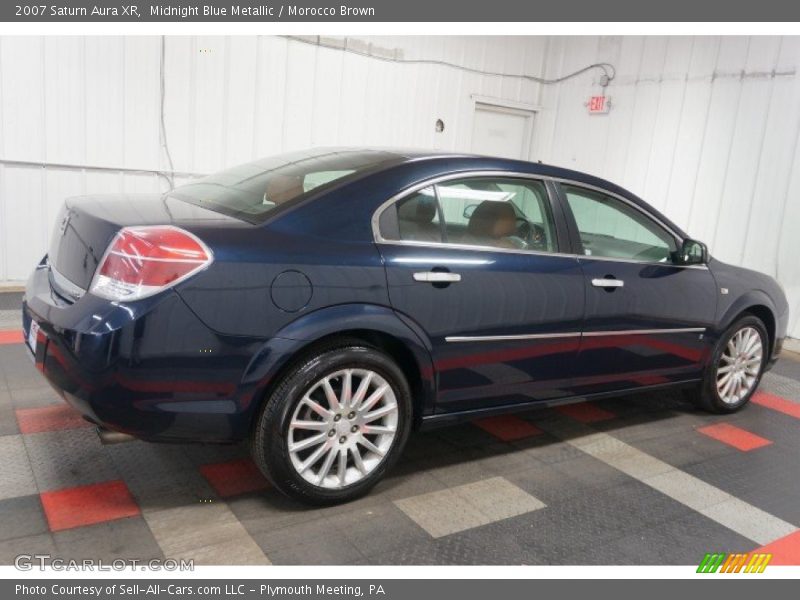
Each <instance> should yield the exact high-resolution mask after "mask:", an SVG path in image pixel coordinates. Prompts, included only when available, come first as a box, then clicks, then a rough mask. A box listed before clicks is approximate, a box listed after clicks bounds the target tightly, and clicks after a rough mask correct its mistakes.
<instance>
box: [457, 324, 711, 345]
mask: <svg viewBox="0 0 800 600" xmlns="http://www.w3.org/2000/svg"><path fill="white" fill-rule="evenodd" d="M705 331H706V328H705V327H679V328H672V329H624V330H617V331H584V332H580V331H565V332H562V333H531V334H523V335H453V336H448V337H446V338H444V339H445V341H446V342H452V343H457V342H503V341H523V340H547V339H553V338H573V337H602V336H615V335H661V334H670V333H705Z"/></svg>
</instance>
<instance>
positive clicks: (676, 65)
mask: <svg viewBox="0 0 800 600" xmlns="http://www.w3.org/2000/svg"><path fill="white" fill-rule="evenodd" d="M323 41H324V42H326V43H327V42H331V43H334V44H338V43H341V40H323ZM161 43H162V42H161V39H160V38H157V37H128V38H121V37H113V38H102V37H63V38H62V37H5V38H2V39H0V161H2V162H0V281H3V280H12V281H13V280H24V279H25V277H26V276H27V273H28V272H29V270H30V269H31V268H32V266H33V265H34V264H35V262H36V261H37V260H38V259H39V258H40V257H41V255H42V254H43V252H44V249H45V248H46V244H47V239H48V236H49V234H50V229H51V227H52V224H53V221H54V218H55V213H56V211H57V210H58V207H59V205H60V204H61V202H62V200H63V198H64V197H66V196H70V195H75V194H83V193H95V192H122V191H125V192H141V191H155V190H158V189H163V188H164V186H165V185H166V182H165V180H164V179H163V177H160V176H159V175H158V174H156V173H155V171H163V170H169V169H170V167H169V161H168V160H167V157H166V154H165V152H164V149H163V139H162V138H163V136H162V134H161V130H160V124H159V120H160V114H161V111H160V103H161V95H160V89H161V88H160V68H159V65H160V60H161ZM350 44H351V46H352V47H353V48H355V49H357V50H359V51H362V52H367V53H371V54H374V55H375V56H379V57H383V58H390V57H402V58H404V59H420V58H424V59H435V60H442V61H447V62H451V63H456V64H460V65H465V66H468V67H471V68H476V69H481V70H484V71H500V72H504V73H526V74H530V75H544V76H547V77H556V76H560V75H562V74H564V73H567V72H571V71H574V70H576V69H579V68H582V67H584V66H586V65H587V64H589V63H594V62H598V61H605V62H610V63H612V64H614V65H615V66H616V68H617V77H616V78H615V80H614V81H613V82H612V84H611V85H610V86H609V87H608V89H607V94H608V96H610V97H611V101H612V105H613V108H612V110H611V112H610V114H608V115H595V116H591V115H588V114H587V110H586V107H585V106H584V103H585V102H586V100H587V99H588V97H589V96H590V95H592V94H597V93H600V91H601V89H602V88H601V87H600V86H599V84H598V81H599V72H598V71H593V72H589V73H587V74H585V75H582V76H579V77H577V78H575V79H572V80H569V81H567V82H565V83H561V84H558V85H539V84H536V83H534V82H531V81H525V80H522V79H519V78H514V77H495V76H489V75H480V74H474V73H469V72H465V71H460V70H457V69H453V68H450V67H447V66H444V65H419V64H396V63H392V62H387V61H385V60H379V59H378V58H374V57H367V56H360V55H356V54H353V53H344V52H341V51H339V50H333V49H328V48H322V47H317V46H314V45H310V44H307V43H303V42H300V41H295V40H289V39H286V38H276V37H258V38H256V37H208V38H204V37H188V36H187V37H183V36H181V37H171V38H167V40H166V44H165V53H164V56H165V70H164V73H165V91H166V93H165V96H164V115H165V120H164V125H165V131H166V138H167V142H168V147H169V150H170V155H171V157H172V162H173V168H174V170H175V171H177V172H180V173H182V174H185V175H187V176H188V175H189V174H193V173H206V172H210V171H214V170H217V169H219V168H222V167H225V166H229V165H232V164H236V163H239V162H243V161H246V160H249V159H251V158H254V157H257V156H264V155H268V154H273V153H277V152H281V151H284V150H292V149H296V148H303V147H308V146H318V145H339V144H345V145H347V144H352V145H358V144H369V145H380V146H415V147H429V148H443V149H454V150H469V149H470V137H471V132H472V115H473V110H474V96H481V97H494V98H499V99H504V100H509V101H513V102H519V103H524V104H529V105H537V106H539V107H540V111H539V112H538V113H537V117H536V122H535V125H534V133H533V141H532V148H531V156H530V157H531V158H532V159H541V160H544V161H545V162H552V163H555V164H559V165H563V166H568V167H573V168H578V169H581V170H586V171H589V172H592V173H596V174H598V175H601V176H603V177H606V178H609V179H611V180H613V181H615V182H617V183H620V184H621V185H623V186H626V187H628V188H630V189H631V190H632V191H634V192H636V193H638V194H640V195H641V196H643V197H644V198H645V199H647V200H648V201H650V202H651V203H652V204H654V205H655V206H657V207H658V208H659V209H661V210H663V211H664V212H665V213H666V214H667V215H669V216H670V217H671V218H673V219H674V220H675V221H676V222H678V223H679V224H680V225H682V226H683V227H684V228H686V229H688V230H689V231H690V233H691V234H692V235H694V236H696V237H698V238H699V239H702V240H704V241H706V242H708V244H709V246H710V247H711V249H712V252H713V253H714V254H715V255H716V256H718V257H719V258H721V259H723V260H727V261H731V262H734V263H737V264H743V265H746V266H750V267H753V268H756V269H759V270H762V271H765V272H768V273H771V274H773V275H777V276H778V278H779V279H780V280H781V282H782V283H783V285H784V286H785V287H786V289H787V292H788V293H789V295H790V298H791V301H792V306H793V322H792V325H791V332H792V334H793V335H794V336H795V337H800V318H798V317H800V261H798V260H796V257H795V255H796V254H797V252H798V250H800V242H798V241H797V238H796V237H795V235H794V230H795V229H800V200H798V195H799V194H800V153H798V152H796V149H797V143H798V137H799V135H800V78H798V76H797V73H796V70H797V66H798V62H799V61H800V38H794V37H784V38H779V37H752V38H748V37H722V38H711V37H692V38H690V37H669V38H668V37H648V38H644V37H624V38H623V37H579V38H569V37H554V38H545V37H538V38H531V37H507V38H503V37H495V38H490V37H414V38H411V37H404V38H396V37H375V38H365V39H362V40H351V41H350ZM436 119H442V120H443V121H444V123H445V130H444V132H443V133H441V134H437V133H436V132H435V129H434V123H435V121H436ZM41 164H47V165H49V166H46V167H43V166H41ZM177 179H178V181H180V180H181V176H180V175H179V176H178V178H177Z"/></svg>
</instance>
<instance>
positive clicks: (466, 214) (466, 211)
mask: <svg viewBox="0 0 800 600" xmlns="http://www.w3.org/2000/svg"><path fill="white" fill-rule="evenodd" d="M476 208H478V205H477V204H469V205H468V206H466V207H464V213H463V217H464V218H465V219H467V220H469V218H470V217H471V216H472V213H474V212H475V209H476Z"/></svg>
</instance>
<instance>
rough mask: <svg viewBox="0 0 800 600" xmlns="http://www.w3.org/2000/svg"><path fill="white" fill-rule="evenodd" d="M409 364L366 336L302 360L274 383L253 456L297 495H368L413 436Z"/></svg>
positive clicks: (321, 499) (322, 499) (343, 498)
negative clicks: (404, 366)
mask: <svg viewBox="0 0 800 600" xmlns="http://www.w3.org/2000/svg"><path fill="white" fill-rule="evenodd" d="M411 417H412V404H411V392H410V388H409V385H408V382H407V381H406V378H405V376H404V375H403V372H402V370H401V369H400V368H399V367H398V366H397V365H396V364H395V362H394V361H393V360H392V359H391V358H390V357H389V356H387V355H386V354H384V353H383V352H381V351H379V350H377V349H375V348H371V347H368V346H366V345H364V344H363V342H360V341H355V340H349V341H348V340H342V341H340V342H334V343H333V344H331V345H328V346H326V347H323V348H320V349H318V350H317V351H316V352H314V353H313V354H309V355H308V356H306V357H305V358H304V359H302V360H300V361H299V362H298V363H297V364H296V365H295V367H294V368H292V369H291V370H290V372H289V373H287V374H286V375H285V376H284V377H283V378H282V379H281V381H280V383H279V384H278V385H277V387H276V388H275V391H274V392H273V393H272V395H271V396H270V398H268V399H267V402H266V403H265V406H264V408H263V410H262V412H261V415H260V416H259V419H258V422H257V424H256V428H255V431H254V433H253V438H252V444H251V450H252V454H253V459H254V460H255V462H256V464H257V465H258V467H259V468H260V469H261V471H262V472H263V473H264V475H265V476H266V477H267V478H268V479H269V481H270V482H271V483H272V484H273V485H274V486H275V487H276V488H278V489H279V490H280V491H281V492H283V493H284V494H286V495H287V496H290V497H291V498H294V499H297V500H300V501H302V502H305V503H309V504H316V505H327V504H337V503H340V502H347V501H350V500H354V499H356V498H358V497H360V496H363V495H364V494H366V493H367V492H368V491H369V490H370V489H371V488H372V487H373V486H374V485H375V484H376V483H378V482H379V481H380V480H381V479H382V478H383V476H384V475H385V473H386V472H387V471H388V470H389V469H390V468H391V467H392V465H394V463H395V462H396V461H397V459H398V458H399V456H400V454H401V453H402V451H403V448H404V446H405V444H406V441H407V440H408V435H409V432H410V427H411V421H412V418H411Z"/></svg>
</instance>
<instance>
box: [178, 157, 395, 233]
mask: <svg viewBox="0 0 800 600" xmlns="http://www.w3.org/2000/svg"><path fill="white" fill-rule="evenodd" d="M394 158H396V157H395V156H394V155H392V154H390V153H387V152H377V151H369V150H324V151H305V152H293V153H290V154H281V155H278V156H271V157H269V158H263V159H261V160H257V161H255V162H251V163H247V164H244V165H239V166H237V167H233V168H231V169H227V170H225V171H220V172H219V173H215V174H214V175H209V176H208V177H204V178H202V179H198V180H197V181H194V182H191V183H187V184H185V185H182V186H180V187H178V188H176V189H175V190H173V191H172V192H170V193H169V196H170V197H173V198H177V199H178V200H183V201H185V202H189V203H191V204H196V205H198V206H203V207H205V208H209V209H211V210H216V211H218V212H221V213H224V214H227V215H231V216H234V217H239V218H241V219H243V220H245V221H250V222H261V221H263V220H264V219H266V218H267V216H268V213H269V212H270V211H271V210H272V209H274V208H275V207H276V206H280V205H282V204H285V203H287V202H290V201H292V200H296V199H298V198H300V197H301V196H304V195H305V194H308V193H309V192H311V191H312V190H315V189H317V188H322V187H323V186H327V185H330V184H332V183H333V182H335V181H337V180H340V179H343V178H345V177H347V176H349V175H353V174H354V173H359V172H361V171H366V170H368V169H370V168H372V167H375V166H377V165H379V164H381V163H383V162H387V161H389V160H392V159H394Z"/></svg>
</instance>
